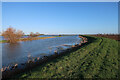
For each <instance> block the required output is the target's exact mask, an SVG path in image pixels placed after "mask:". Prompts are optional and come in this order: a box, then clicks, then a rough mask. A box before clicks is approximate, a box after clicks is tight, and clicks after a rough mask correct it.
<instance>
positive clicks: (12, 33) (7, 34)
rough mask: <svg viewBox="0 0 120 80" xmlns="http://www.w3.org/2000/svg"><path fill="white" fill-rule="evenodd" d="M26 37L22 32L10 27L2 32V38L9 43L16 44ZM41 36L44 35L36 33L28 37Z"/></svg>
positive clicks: (31, 33)
mask: <svg viewBox="0 0 120 80" xmlns="http://www.w3.org/2000/svg"><path fill="white" fill-rule="evenodd" d="M24 35H25V34H24V32H23V31H22V30H16V29H14V28H13V27H9V28H7V29H6V30H5V31H3V32H2V36H3V37H4V38H5V39H6V40H7V42H9V43H16V42H17V41H19V40H20V38H22V36H24ZM40 35H43V34H40V33H39V32H36V33H33V32H30V34H29V35H28V38H32V37H37V36H40Z"/></svg>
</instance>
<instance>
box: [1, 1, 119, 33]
mask: <svg viewBox="0 0 120 80" xmlns="http://www.w3.org/2000/svg"><path fill="white" fill-rule="evenodd" d="M10 26H11V27H13V28H15V29H20V30H22V31H23V32H24V33H26V34H29V33H30V32H39V33H41V34H97V33H118V3H117V2H3V3H2V29H3V30H6V28H8V27H10Z"/></svg>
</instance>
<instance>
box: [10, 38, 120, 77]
mask: <svg viewBox="0 0 120 80" xmlns="http://www.w3.org/2000/svg"><path fill="white" fill-rule="evenodd" d="M85 37H87V38H88V43H87V44H85V45H83V46H82V47H81V48H79V49H77V50H75V51H72V52H69V53H66V54H64V55H62V56H60V57H57V58H56V59H53V60H51V61H48V62H46V63H44V64H42V65H39V66H37V67H35V68H33V69H31V70H30V71H26V72H24V73H21V74H19V75H15V76H14V77H12V78H110V79H111V78H118V75H119V68H118V66H119V62H120V58H119V57H118V56H119V54H118V53H120V50H119V46H118V44H119V45H120V43H119V42H118V41H116V40H112V39H108V38H103V37H91V36H85Z"/></svg>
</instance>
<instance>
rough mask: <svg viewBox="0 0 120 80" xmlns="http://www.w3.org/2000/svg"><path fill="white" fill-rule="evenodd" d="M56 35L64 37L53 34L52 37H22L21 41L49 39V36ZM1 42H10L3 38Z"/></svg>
mask: <svg viewBox="0 0 120 80" xmlns="http://www.w3.org/2000/svg"><path fill="white" fill-rule="evenodd" d="M56 37H62V36H51V37H31V38H20V39H19V40H17V41H18V42H19V41H32V40H39V39H49V38H56ZM0 43H9V42H7V40H1V41H0Z"/></svg>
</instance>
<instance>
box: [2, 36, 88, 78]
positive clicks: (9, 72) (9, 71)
mask: <svg viewBox="0 0 120 80" xmlns="http://www.w3.org/2000/svg"><path fill="white" fill-rule="evenodd" d="M79 38H82V40H83V41H81V42H80V43H79V44H77V45H73V46H72V47H71V48H69V49H66V50H64V51H62V52H60V53H58V52H57V51H55V52H54V54H53V55H50V56H43V58H39V57H38V58H35V59H34V60H31V61H28V62H26V63H22V64H21V65H20V64H15V65H14V66H12V67H11V68H9V67H5V68H2V69H1V71H2V76H3V78H9V77H11V76H14V75H15V74H19V73H21V72H24V71H26V70H29V69H31V68H34V67H36V66H38V65H40V64H43V63H45V62H47V61H50V60H53V59H55V58H57V57H59V56H62V55H64V54H65V53H68V52H71V51H75V50H76V49H79V48H80V47H81V46H83V45H84V44H85V43H87V38H85V37H83V36H79ZM19 66H21V67H23V68H18V67H19Z"/></svg>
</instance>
